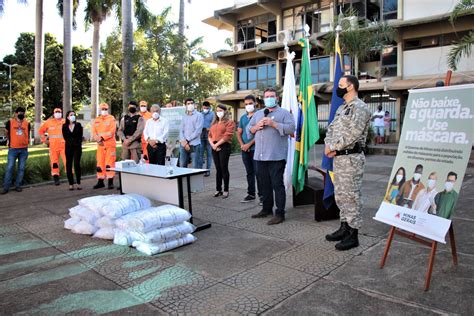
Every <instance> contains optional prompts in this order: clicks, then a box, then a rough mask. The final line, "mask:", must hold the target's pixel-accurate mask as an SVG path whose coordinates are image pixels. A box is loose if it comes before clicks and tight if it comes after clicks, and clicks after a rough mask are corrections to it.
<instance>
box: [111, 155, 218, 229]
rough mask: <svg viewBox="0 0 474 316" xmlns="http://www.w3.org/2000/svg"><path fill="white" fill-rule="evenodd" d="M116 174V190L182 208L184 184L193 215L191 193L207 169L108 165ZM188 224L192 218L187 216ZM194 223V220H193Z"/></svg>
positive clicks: (147, 165) (200, 183)
mask: <svg viewBox="0 0 474 316" xmlns="http://www.w3.org/2000/svg"><path fill="white" fill-rule="evenodd" d="M107 170H111V171H115V172H117V173H118V174H119V182H120V193H121V194H124V193H137V194H140V195H143V196H145V197H147V198H150V199H152V200H156V201H160V202H165V203H169V204H174V205H178V206H179V207H180V208H183V209H184V208H185V207H184V187H183V185H184V184H185V185H186V190H187V196H188V211H189V213H191V215H192V214H193V208H192V201H191V192H196V191H200V190H201V189H202V188H203V187H204V174H205V173H206V172H208V170H207V169H191V168H179V167H173V169H172V173H170V172H169V167H167V166H160V165H152V164H144V165H137V166H134V167H125V168H108V169H107ZM190 221H191V223H193V218H192V217H191V220H190ZM193 224H194V223H193ZM196 227H197V228H196V231H198V230H203V229H207V228H210V227H211V223H204V224H201V225H196Z"/></svg>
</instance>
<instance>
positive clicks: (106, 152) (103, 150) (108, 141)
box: [91, 103, 117, 189]
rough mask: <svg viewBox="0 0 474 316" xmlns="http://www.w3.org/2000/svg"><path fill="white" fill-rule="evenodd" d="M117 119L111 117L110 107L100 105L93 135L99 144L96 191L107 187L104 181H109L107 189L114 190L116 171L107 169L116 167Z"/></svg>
mask: <svg viewBox="0 0 474 316" xmlns="http://www.w3.org/2000/svg"><path fill="white" fill-rule="evenodd" d="M116 128H117V127H116V124H115V118H114V117H113V116H112V115H109V105H108V104H107V103H101V104H100V115H99V116H98V117H97V118H96V119H95V120H94V122H93V123H92V128H91V133H92V137H93V139H94V141H96V142H97V156H96V157H97V184H96V185H95V186H94V189H100V188H103V187H105V183H104V180H105V178H107V179H108V184H107V188H108V189H113V188H114V175H115V172H114V171H107V168H113V167H115V159H116V151H117V143H116V142H115V130H116Z"/></svg>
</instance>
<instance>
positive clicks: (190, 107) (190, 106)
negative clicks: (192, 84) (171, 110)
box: [186, 104, 194, 112]
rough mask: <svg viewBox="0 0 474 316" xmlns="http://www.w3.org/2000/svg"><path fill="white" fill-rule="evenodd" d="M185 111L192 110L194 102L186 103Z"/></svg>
mask: <svg viewBox="0 0 474 316" xmlns="http://www.w3.org/2000/svg"><path fill="white" fill-rule="evenodd" d="M186 111H188V112H192V111H194V104H188V105H186Z"/></svg>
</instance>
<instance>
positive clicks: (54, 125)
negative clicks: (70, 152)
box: [38, 108, 66, 185]
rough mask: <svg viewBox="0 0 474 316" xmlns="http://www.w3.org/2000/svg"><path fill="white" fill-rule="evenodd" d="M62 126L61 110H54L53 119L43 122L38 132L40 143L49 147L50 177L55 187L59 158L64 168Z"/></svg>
mask: <svg viewBox="0 0 474 316" xmlns="http://www.w3.org/2000/svg"><path fill="white" fill-rule="evenodd" d="M63 124H64V119H63V110H61V109H60V108H55V109H54V113H53V117H51V118H49V119H48V120H47V121H46V122H44V123H43V125H41V127H40V129H39V131H38V132H39V135H40V136H41V141H42V142H43V143H45V144H46V145H48V146H49V160H50V163H51V175H52V176H53V179H54V184H55V185H59V157H61V160H62V161H63V166H64V168H66V148H65V145H66V143H65V141H64V138H63V131H62V128H63Z"/></svg>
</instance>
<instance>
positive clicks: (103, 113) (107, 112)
mask: <svg viewBox="0 0 474 316" xmlns="http://www.w3.org/2000/svg"><path fill="white" fill-rule="evenodd" d="M100 114H101V115H103V116H106V115H107V114H109V111H101V112H100Z"/></svg>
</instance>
